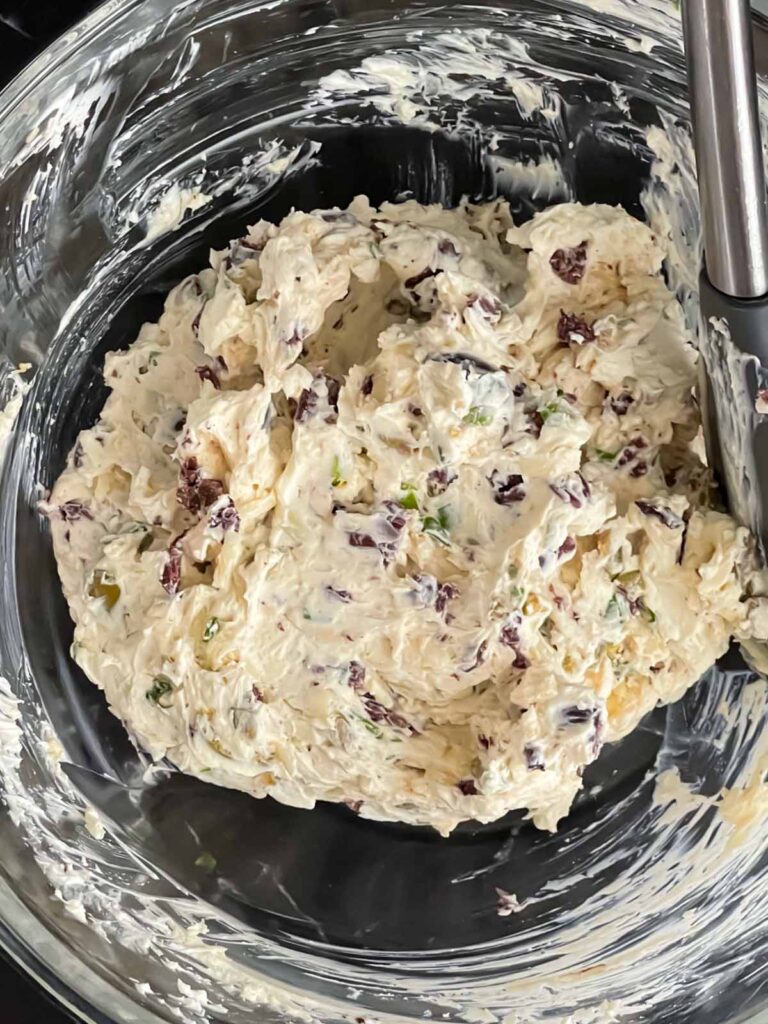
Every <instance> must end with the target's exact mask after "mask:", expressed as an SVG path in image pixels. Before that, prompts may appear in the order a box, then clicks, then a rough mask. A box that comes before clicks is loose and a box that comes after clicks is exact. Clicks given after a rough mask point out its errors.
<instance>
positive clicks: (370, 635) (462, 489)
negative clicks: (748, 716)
mask: <svg viewBox="0 0 768 1024" xmlns="http://www.w3.org/2000/svg"><path fill="white" fill-rule="evenodd" d="M663 256H664V250H663V248H662V246H661V245H660V243H659V240H658V239H657V238H656V237H655V236H654V235H653V234H652V232H651V230H650V229H649V228H648V227H646V226H645V225H643V224H641V223H640V222H638V221H636V220H634V219H633V218H631V217H630V216H629V215H628V214H627V213H625V212H624V211H622V210H620V209H616V208H613V207H609V206H580V205H578V204H565V205H560V206H556V207H553V208H551V209H549V210H547V211H546V212H544V213H540V214H538V215H537V216H535V217H534V218H533V220H532V221H530V222H529V223H527V224H524V225H522V226H520V227H516V226H515V225H514V224H513V223H512V220H511V218H510V214H509V210H508V207H507V205H506V204H505V203H504V202H503V201H501V200H498V201H496V202H492V203H488V204H483V205H477V206H474V205H471V204H468V203H464V204H462V205H461V206H460V207H459V208H458V209H455V210H446V209H442V208H440V207H436V206H428V207H427V206H421V205H419V204H417V203H415V202H404V203H399V204H385V205H384V206H382V208H381V209H380V210H376V209H373V208H372V207H371V206H370V204H369V203H368V201H367V200H366V199H364V198H357V199H356V200H355V201H354V202H353V203H352V204H351V206H350V207H349V209H348V210H330V211H316V212H314V213H301V212H294V213H291V214H290V215H289V216H287V217H286V218H285V219H284V220H283V222H282V223H281V224H280V225H279V226H275V225H273V224H269V223H266V222H265V221H261V222H260V223H258V224H256V225H255V226H254V227H251V228H249V229H248V232H247V234H246V235H245V236H244V237H243V238H240V239H238V240H237V241H235V242H233V243H232V244H231V246H230V247H229V249H226V250H224V251H222V252H214V253H212V255H211V266H210V268H207V269H205V270H203V271H202V272H201V273H200V274H197V275H195V276H193V277H189V278H187V279H186V280H185V281H182V283H181V284H180V285H178V286H177V287H176V288H174V289H173V291H172V292H171V293H170V295H169V296H168V298H167V300H166V303H165V309H164V312H163V314H162V316H161V317H160V320H159V321H158V323H156V324H145V325H144V326H143V327H142V329H141V332H140V334H139V337H138V339H137V341H136V342H135V344H134V345H132V346H131V347H130V348H129V349H128V350H127V351H124V352H114V353H112V354H111V355H109V356H108V357H107V360H106V366H105V377H106V382H107V384H108V385H109V387H110V388H111V391H112V393H111V396H110V398H109V400H108V401H107V403H106V405H105V407H104V410H103V412H102V415H101V418H100V420H99V421H98V423H97V424H96V425H95V426H94V427H93V428H91V429H89V430H86V431H84V432H83V433H82V434H81V435H80V438H79V440H78V442H77V444H76V446H75V448H74V450H73V452H72V453H71V455H70V458H69V462H68V465H67V468H66V470H65V472H64V473H63V474H62V476H61V477H60V479H59V480H58V482H57V484H56V486H55V488H54V490H53V493H52V495H51V498H50V501H49V502H48V503H47V505H46V511H47V513H48V515H49V517H50V521H51V528H52V531H53V539H54V544H55V552H56V558H57V560H58V565H59V570H60V574H61V579H62V583H63V587H64V592H65V594H66V597H67V600H68V602H69V606H70V609H71V613H72V617H73V619H74V621H75V639H74V645H73V649H72V650H73V655H74V657H75V659H76V660H77V662H78V663H79V664H80V665H81V666H82V668H83V669H84V670H85V672H86V673H87V674H88V676H89V677H90V678H91V679H92V680H93V681H94V682H95V683H97V685H98V686H100V687H101V688H102V689H103V690H104V691H105V693H106V696H107V699H108V701H109V703H110V705H111V707H112V709H113V711H114V713H115V714H116V715H118V716H119V717H120V718H121V719H122V720H123V722H124V723H125V725H126V727H127V728H128V729H129V730H130V732H131V733H132V734H133V736H134V737H135V738H136V740H137V741H138V743H139V744H140V745H141V746H142V747H144V748H145V749H146V750H148V751H149V752H150V753H151V754H152V755H153V756H154V757H156V758H162V757H164V756H167V757H168V758H170V760H171V761H172V762H174V763H175V764H176V765H177V766H178V767H179V768H180V769H181V770H182V771H185V772H190V773H192V774H195V775H199V776H200V777H201V778H203V779H206V780H208V781H211V782H214V783H217V784H219V785H223V786H230V787H234V788H236V789H242V790H245V791H246V792H248V793H251V794H253V795H254V796H259V797H261V796H266V795H270V796H273V797H275V798H276V799H277V800H280V801H282V802H284V803H286V804H291V805H293V806H298V807H312V806H313V805H314V803H315V801H316V800H331V801H344V802H345V803H346V804H348V805H349V807H351V808H352V809H353V810H354V811H356V812H358V813H359V814H360V815H362V816H363V817H366V818H373V819H378V820H397V821H405V822H411V823H413V824H420V825H423V824H429V825H433V826H434V827H435V828H436V829H438V830H439V831H440V832H441V833H443V834H447V833H449V832H450V831H451V829H453V828H454V827H455V826H456V825H457V824H458V823H459V822H461V821H463V820H465V819H468V818H473V819H477V820H480V821H491V820H493V819H496V818H498V817H500V816H501V815H503V814H504V813H505V812H507V811H509V810H510V809H512V808H527V809H528V810H529V811H530V814H531V817H532V819H533V821H534V822H535V824H536V825H537V826H539V827H540V828H544V829H555V827H556V826H557V822H558V819H560V818H561V817H562V816H563V815H565V814H566V813H567V812H568V809H569V807H570V805H571V802H572V800H573V798H574V795H575V794H576V792H577V791H578V789H579V787H580V785H581V776H582V773H583V770H584V767H585V765H587V764H589V763H590V762H591V761H593V760H594V759H595V758H596V757H597V756H598V754H599V753H600V749H601V747H602V745H603V744H604V743H606V742H610V741H613V740H616V739H619V738H620V737H621V736H624V735H625V734H626V733H627V732H629V731H630V730H631V729H633V728H634V727H635V726H636V725H637V723H638V721H639V720H640V719H641V718H642V716H643V715H645V714H646V712H648V711H649V710H650V709H651V708H653V707H654V705H656V704H657V703H658V702H660V701H661V702H666V701H674V700H677V699H678V698H679V697H680V696H681V695H682V694H683V693H684V692H685V690H686V689H687V688H688V687H689V686H690V685H691V684H692V683H693V682H695V681H696V679H697V678H698V677H699V675H700V674H701V673H702V672H703V671H704V670H705V669H706V668H707V667H708V666H709V665H710V664H711V663H712V662H713V661H714V660H715V659H716V658H717V657H718V656H719V655H720V654H721V653H722V652H723V651H725V649H726V647H727V646H728V643H729V638H730V637H731V636H734V635H735V636H737V637H750V636H755V635H758V636H764V635H765V633H766V628H765V620H766V614H765V603H764V601H762V600H761V599H760V598H756V597H753V596H751V595H752V593H753V591H755V590H756V583H755V580H756V578H757V577H756V576H755V575H754V570H753V564H754V561H753V555H752V553H751V542H750V537H749V534H748V533H747V531H745V530H744V529H742V528H740V527H739V526H737V525H736V524H735V522H734V521H733V520H732V519H731V518H730V517H729V516H728V515H725V514H723V513H722V512H719V511H716V510H715V509H714V508H713V507H712V506H713V486H712V481H711V477H710V474H709V472H708V470H707V468H706V466H705V464H704V462H703V458H704V456H703V444H702V440H701V429H700V418H699V411H698V408H697V405H696V402H695V400H694V395H693V387H694V382H695V360H696V355H695V351H694V349H693V348H692V347H691V346H690V345H689V344H688V343H687V339H686V335H685V328H684V323H683V319H682V313H681V309H680V307H679V305H678V303H677V302H676V300H675V299H674V297H673V296H672V295H671V294H670V292H669V291H668V290H667V287H666V286H665V283H664V281H663V279H662V277H661V273H660V268H661V262H662V258H663Z"/></svg>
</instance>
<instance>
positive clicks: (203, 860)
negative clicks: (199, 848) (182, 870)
mask: <svg viewBox="0 0 768 1024" xmlns="http://www.w3.org/2000/svg"><path fill="white" fill-rule="evenodd" d="M195 867H196V868H203V870H204V871H214V870H215V869H216V858H215V857H214V856H213V854H212V853H208V851H207V850H205V851H204V852H203V853H201V854H200V856H199V857H198V858H197V860H196V861H195Z"/></svg>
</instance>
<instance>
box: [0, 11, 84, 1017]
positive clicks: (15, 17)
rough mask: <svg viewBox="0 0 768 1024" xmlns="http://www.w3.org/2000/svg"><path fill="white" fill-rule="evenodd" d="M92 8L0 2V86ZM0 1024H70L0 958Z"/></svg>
mask: <svg viewBox="0 0 768 1024" xmlns="http://www.w3.org/2000/svg"><path fill="white" fill-rule="evenodd" d="M96 6H97V4H96V3H95V2H94V0H36V2H34V3H33V2H31V0H0V87H2V86H4V85H5V84H6V83H7V82H8V81H10V79H11V78H13V77H14V75H15V74H16V73H17V72H18V71H20V70H21V69H22V67H23V66H24V65H25V64H27V63H28V62H29V61H30V60H32V58H33V57H34V56H36V54H38V53H39V52H40V51H41V50H42V49H44V48H45V47H46V46H47V45H48V43H50V42H51V41H52V40H53V39H55V38H56V37H57V36H59V35H61V34H62V32H64V31H65V30H66V29H67V28H69V27H70V25H72V24H73V23H74V22H76V21H78V20H79V19H80V18H82V17H83V15H85V14H87V13H88V11H91V10H93V8H94V7H96ZM0 992H2V1001H1V1003H0V1005H1V1006H2V1010H0V1019H1V1020H2V1021H3V1024H71V1022H72V1021H73V1020H74V1018H72V1017H71V1016H70V1015H69V1014H68V1013H63V1012H62V1011H61V1010H59V1009H57V1008H55V1007H54V1005H53V1003H52V1001H51V1000H50V998H49V996H48V995H47V994H46V993H45V992H44V991H43V989H41V988H40V987H39V986H38V985H37V984H36V983H35V982H34V981H32V980H31V979H30V978H28V977H27V976H26V975H25V974H23V972H22V971H21V970H20V969H19V968H18V967H16V966H15V965H14V964H11V963H10V962H8V961H6V960H5V959H3V958H2V957H0Z"/></svg>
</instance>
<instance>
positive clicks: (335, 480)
mask: <svg viewBox="0 0 768 1024" xmlns="http://www.w3.org/2000/svg"><path fill="white" fill-rule="evenodd" d="M346 482H347V481H346V480H345V479H344V477H343V475H342V472H341V462H340V460H339V457H338V455H334V457H333V464H332V466H331V487H343V486H344V484H345V483H346Z"/></svg>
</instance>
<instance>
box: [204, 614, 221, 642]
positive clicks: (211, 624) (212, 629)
mask: <svg viewBox="0 0 768 1024" xmlns="http://www.w3.org/2000/svg"><path fill="white" fill-rule="evenodd" d="M220 629H221V623H220V622H219V620H218V619H217V618H216V616H215V615H214V616H213V617H212V618H210V619H208V621H207V622H206V624H205V629H204V630H203V643H204V644H207V643H208V641H209V640H213V638H214V637H215V636H216V634H217V633H218V632H219V630H220Z"/></svg>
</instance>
